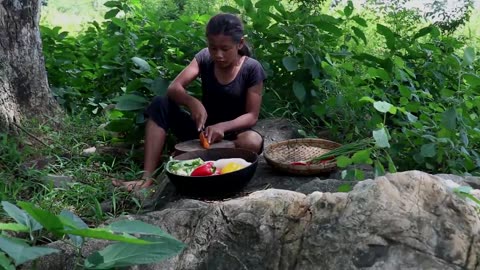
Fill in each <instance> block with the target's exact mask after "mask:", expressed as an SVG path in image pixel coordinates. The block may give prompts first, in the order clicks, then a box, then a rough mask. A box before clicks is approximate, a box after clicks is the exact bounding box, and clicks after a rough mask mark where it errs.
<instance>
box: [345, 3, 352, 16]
mask: <svg viewBox="0 0 480 270" xmlns="http://www.w3.org/2000/svg"><path fill="white" fill-rule="evenodd" d="M343 13H344V14H345V16H347V17H350V15H352V13H353V3H352V1H348V3H347V5H346V6H345V8H344V9H343Z"/></svg>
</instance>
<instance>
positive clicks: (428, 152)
mask: <svg viewBox="0 0 480 270" xmlns="http://www.w3.org/2000/svg"><path fill="white" fill-rule="evenodd" d="M420 154H421V155H422V156H423V157H434V156H435V155H436V154H437V147H436V146H435V144H434V143H429V144H424V145H422V148H421V149H420Z"/></svg>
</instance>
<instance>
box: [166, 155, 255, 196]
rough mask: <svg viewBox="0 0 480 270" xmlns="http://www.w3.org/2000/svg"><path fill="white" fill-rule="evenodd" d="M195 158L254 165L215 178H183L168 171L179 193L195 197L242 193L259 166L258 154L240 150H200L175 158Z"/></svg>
mask: <svg viewBox="0 0 480 270" xmlns="http://www.w3.org/2000/svg"><path fill="white" fill-rule="evenodd" d="M195 158H201V159H203V160H204V161H208V160H219V159H222V158H243V159H245V160H246V161H248V162H251V163H252V164H250V165H249V166H247V167H245V168H243V169H241V170H238V171H234V172H231V173H227V174H220V175H213V176H195V177H194V176H183V175H176V174H173V173H170V172H169V171H168V170H166V174H167V176H168V178H169V179H170V181H171V182H172V184H173V185H174V186H175V188H176V190H177V191H178V192H179V193H181V194H184V195H188V196H195V197H225V196H229V195H232V194H234V193H236V192H239V191H241V190H242V188H243V187H245V185H247V184H248V182H249V181H250V180H251V179H252V178H253V176H254V174H255V171H256V169H257V165H258V155H257V154H256V153H254V152H251V151H249V150H245V149H239V148H216V149H207V150H198V151H193V152H188V153H184V154H181V155H178V156H176V157H175V159H177V160H189V159H195Z"/></svg>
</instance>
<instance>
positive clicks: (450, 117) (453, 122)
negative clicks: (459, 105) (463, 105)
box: [442, 108, 457, 131]
mask: <svg viewBox="0 0 480 270" xmlns="http://www.w3.org/2000/svg"><path fill="white" fill-rule="evenodd" d="M442 125H443V126H444V127H445V128H447V129H449V130H452V131H454V130H455V129H456V128H457V111H456V110H455V108H450V109H448V110H446V111H445V112H444V113H443V114H442Z"/></svg>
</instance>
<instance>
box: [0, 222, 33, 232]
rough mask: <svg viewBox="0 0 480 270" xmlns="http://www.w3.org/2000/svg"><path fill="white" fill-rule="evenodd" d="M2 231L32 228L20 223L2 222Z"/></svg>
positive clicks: (0, 228)
mask: <svg viewBox="0 0 480 270" xmlns="http://www.w3.org/2000/svg"><path fill="white" fill-rule="evenodd" d="M0 231H14V232H29V231H30V229H29V228H28V227H27V226H25V225H23V224H20V223H0Z"/></svg>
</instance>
